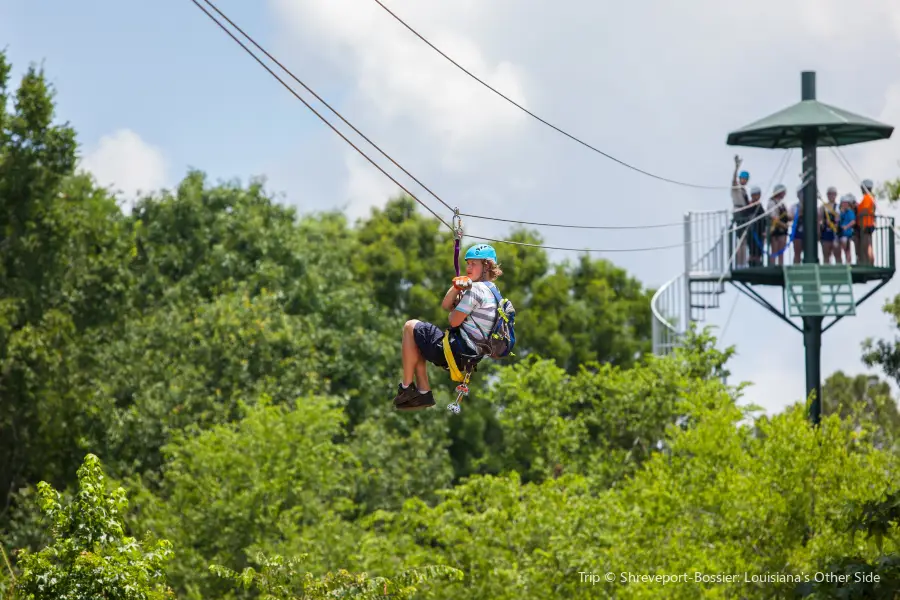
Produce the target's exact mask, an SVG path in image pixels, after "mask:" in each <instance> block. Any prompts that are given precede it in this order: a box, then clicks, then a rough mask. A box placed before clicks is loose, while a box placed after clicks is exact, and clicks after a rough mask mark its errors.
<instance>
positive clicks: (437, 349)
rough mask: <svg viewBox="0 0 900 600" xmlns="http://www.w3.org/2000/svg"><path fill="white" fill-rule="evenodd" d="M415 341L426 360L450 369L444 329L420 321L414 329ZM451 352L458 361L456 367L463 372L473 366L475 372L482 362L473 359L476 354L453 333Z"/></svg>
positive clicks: (451, 336)
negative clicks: (467, 367) (468, 366)
mask: <svg viewBox="0 0 900 600" xmlns="http://www.w3.org/2000/svg"><path fill="white" fill-rule="evenodd" d="M413 339H415V340H416V347H417V348H418V349H419V352H421V353H422V356H423V357H424V358H425V360H427V361H428V362H430V363H431V364H433V365H437V366H439V367H441V368H442V369H449V368H450V366H449V365H448V364H447V359H446V358H445V357H444V330H443V329H441V328H440V327H438V326H437V325H433V324H431V323H427V322H425V321H419V322H418V323H416V326H415V328H414V329H413ZM450 351H451V352H452V353H453V358H454V359H455V360H456V366H457V367H459V368H460V369H461V370H464V369H465V368H466V366H467V365H471V366H472V370H473V371H474V370H475V365H477V364H478V362H479V361H480V360H481V359H480V358H477V359H476V358H473V357H472V355H474V354H475V352H474V351H473V350H472V349H471V348H469V346H468V345H467V344H466V343H465V342H463V341H462V339H461V338H460V337H459V335H458V334H454V333H453V332H451V334H450Z"/></svg>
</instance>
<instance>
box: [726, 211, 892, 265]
mask: <svg viewBox="0 0 900 600" xmlns="http://www.w3.org/2000/svg"><path fill="white" fill-rule="evenodd" d="M771 225H772V221H771V219H768V218H765V219H762V220H760V221H757V222H756V223H752V224H750V225H749V226H747V227H741V226H740V223H738V224H735V225H733V226H732V227H731V229H738V228H739V229H738V230H737V231H731V232H730V233H729V236H728V248H729V253H728V255H729V256H730V257H731V260H730V261H729V265H728V270H729V271H737V270H738V269H743V268H747V267H772V268H778V269H780V268H781V267H782V266H783V265H792V264H800V263H802V262H803V237H802V235H801V232H798V233H797V235H796V237H795V239H794V240H793V241H790V233H791V230H792V224H791V223H788V233H787V235H781V236H779V235H776V234H775V232H774V231H773V229H772V226H771ZM839 231H840V230H839ZM895 231H896V230H895V227H894V217H886V216H883V215H875V227H874V228H873V229H872V230H871V231H870V232H868V234H867V233H866V232H864V231H861V228H858V227H857V228H854V230H853V231H852V232H851V235H850V236H849V237H846V238H844V239H846V242H845V241H838V240H841V238H842V237H843V236H841V237H835V234H834V233H832V235H831V236H829V237H835V241H830V240H828V239H823V235H822V231H821V230H820V231H819V232H818V239H819V244H817V245H818V248H817V249H816V250H817V253H818V257H819V264H823V265H824V264H837V260H838V259H837V258H836V257H835V255H834V248H835V247H836V246H837V247H838V248H839V251H840V252H839V257H840V262H841V263H842V264H850V265H853V266H859V267H874V268H881V269H893V268H894V266H895V239H896V233H895ZM745 232H747V235H746V236H744V233H745ZM742 236H743V237H744V241H743V244H742V247H741V248H738V249H737V251H735V248H736V247H737V244H738V240H739V239H740V238H741V237H742ZM864 237H867V238H868V239H869V240H871V246H872V259H873V260H872V262H871V263H869V261H868V258H867V255H868V253H865V254H863V253H862V252H861V250H862V242H863V241H864ZM826 248H827V249H828V260H827V261H826V256H825V249H826ZM848 255H849V257H848ZM848 258H849V260H848Z"/></svg>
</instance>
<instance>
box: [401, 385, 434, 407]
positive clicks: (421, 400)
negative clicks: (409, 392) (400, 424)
mask: <svg viewBox="0 0 900 600" xmlns="http://www.w3.org/2000/svg"><path fill="white" fill-rule="evenodd" d="M410 387H412V386H410ZM417 393H418V392H417ZM395 406H396V408H397V410H422V409H423V408H431V407H432V406H434V396H433V395H432V394H431V390H429V391H427V392H425V393H424V394H419V395H418V396H416V397H415V398H413V399H412V400H409V401H408V402H405V403H404V404H399V405H395Z"/></svg>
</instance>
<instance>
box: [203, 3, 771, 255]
mask: <svg viewBox="0 0 900 600" xmlns="http://www.w3.org/2000/svg"><path fill="white" fill-rule="evenodd" d="M376 1H377V0H376ZM191 2H193V3H194V5H196V6H197V8H199V9H200V10H201V11H203V13H204V14H206V16H207V17H209V18H210V20H211V21H213V23H215V24H216V25H218V26H219V28H221V29H222V30H223V31H224V32H225V33H227V34H228V36H229V37H231V39H233V40H234V41H235V42H237V44H238V45H239V46H241V48H242V49H243V50H244V51H245V52H247V54H249V55H250V56H251V57H252V58H253V59H254V60H255V61H256V62H258V63H259V64H260V65H261V66H262V67H263V68H264V69H265V70H266V71H267V72H268V73H269V74H270V75H272V77H274V78H275V79H276V80H277V81H278V82H279V83H281V85H282V86H284V87H285V88H286V89H287V90H288V91H289V92H291V94H293V95H294V97H296V98H297V99H298V100H300V101H301V102H302V103H303V104H304V105H305V106H306V107H307V108H308V109H309V110H311V111H312V112H313V114H315V115H316V116H317V117H318V118H319V119H320V120H321V121H322V122H324V123H325V124H326V125H328V127H329V128H331V130H332V131H334V132H335V133H337V134H338V135H339V136H340V137H341V138H342V139H343V140H344V141H345V142H347V143H348V144H350V146H351V147H352V148H353V149H354V150H356V151H357V152H358V153H359V154H360V155H362V156H363V158H365V159H366V160H368V161H369V162H370V163H371V164H372V165H374V166H375V168H377V169H378V170H379V171H381V172H382V173H383V174H384V175H385V176H386V177H388V179H390V180H391V181H392V182H394V183H395V184H396V185H397V186H398V187H400V188H401V189H402V190H403V191H404V192H406V193H407V194H408V195H409V196H410V197H411V198H412V199H414V200H415V201H416V202H418V203H419V204H421V205H422V206H423V207H424V208H425V209H426V210H427V211H428V212H430V213H431V214H432V215H434V217H435V218H436V219H437V220H438V221H440V222H441V223H442V224H443V225H444V226H446V227H447V228H448V229H450V230H451V231H455V228H454V227H453V226H452V225H450V224H448V223H447V222H446V221H445V220H444V219H442V218H441V217H440V215H438V214H437V213H436V212H435V211H434V210H432V209H431V208H430V207H429V206H428V205H427V204H425V203H424V202H422V200H420V199H419V198H418V197H417V196H416V195H415V194H413V193H412V192H411V191H409V190H408V189H407V188H406V187H405V186H404V185H403V184H401V183H400V182H398V181H397V180H396V179H394V177H392V176H391V174H390V173H388V172H387V171H385V170H384V169H383V168H382V167H381V166H380V165H379V164H378V163H376V162H375V161H374V160H372V158H371V157H370V156H369V155H367V154H366V153H365V152H363V151H362V150H361V149H360V148H359V147H358V146H356V144H354V143H353V142H352V141H350V140H349V139H348V138H347V137H346V136H345V135H344V134H343V133H341V132H340V131H339V130H338V129H337V128H336V127H335V126H334V125H332V124H331V123H330V122H329V121H328V119H326V118H325V117H323V116H322V115H321V114H320V113H319V112H318V111H316V109H315V108H313V107H312V106H311V105H310V104H309V102H307V101H306V100H305V99H304V98H303V97H302V96H300V94H298V93H297V92H296V91H295V90H294V89H293V88H292V87H291V86H290V85H289V84H287V83H286V82H285V81H284V80H283V79H282V78H281V77H279V76H278V74H276V73H275V72H274V71H273V70H272V69H271V68H269V66H268V65H266V64H265V63H264V62H263V61H262V60H261V59H260V58H259V57H258V56H256V54H254V53H253V51H252V50H251V49H250V48H248V47H247V46H246V45H245V44H244V43H243V42H242V41H241V40H239V39H238V38H237V37H236V36H235V35H234V34H233V33H232V32H231V31H229V30H228V28H227V27H225V26H224V25H223V24H222V23H220V22H219V21H218V19H216V17H215V16H214V15H212V14H211V13H210V12H209V11H208V10H206V9H205V8H204V7H203V6H202V5H201V4H200V2H199V1H198V0H191ZM203 2H205V3H206V4H208V5H209V6H210V7H211V8H212V9H213V10H215V11H216V12H217V13H218V14H220V15H221V16H222V18H224V19H225V20H226V21H228V23H230V24H231V25H232V26H233V27H234V28H235V29H237V30H238V31H239V32H240V33H241V34H242V35H244V36H245V37H246V38H247V39H248V40H250V42H251V43H252V44H253V45H255V46H256V47H257V48H258V49H259V50H260V51H261V52H263V53H264V54H265V55H266V56H267V57H269V58H270V59H271V60H272V61H273V62H275V63H276V64H277V65H278V66H279V67H281V68H282V69H283V70H284V71H285V72H286V73H288V74H289V75H290V76H291V77H292V78H293V79H294V80H295V81H297V82H298V83H299V84H300V85H302V86H303V87H304V88H305V89H306V90H307V91H309V92H310V93H311V94H313V96H315V97H316V98H317V99H318V100H319V101H320V102H322V103H323V104H324V105H325V106H327V107H328V108H329V109H330V110H331V111H332V112H334V113H335V114H336V115H337V116H338V117H339V118H340V119H341V120H342V121H344V123H346V124H347V125H348V126H349V127H351V128H352V129H353V131H355V132H356V133H358V134H359V135H360V136H361V137H363V139H365V140H366V141H367V142H369V144H371V145H372V146H373V147H374V148H376V149H377V150H378V151H379V152H381V154H382V155H384V156H385V157H386V158H387V159H388V160H390V161H391V162H392V163H393V164H394V165H396V166H397V167H398V168H400V169H401V170H402V171H403V172H404V173H406V174H407V175H409V176H410V177H411V178H412V179H413V180H414V181H416V183H418V184H419V185H421V186H422V187H423V188H424V189H425V190H427V191H428V192H429V193H430V194H431V195H432V196H434V197H435V198H436V199H437V200H438V201H439V202H441V203H442V204H443V205H444V206H445V207H447V208H448V209H450V210H453V211H454V214H459V215H460V216H463V215H466V216H469V217H474V218H483V219H489V220H496V221H510V222H518V223H524V224H533V225H545V226H550V227H566V226H565V225H553V224H547V223H529V222H527V221H511V220H507V219H494V218H491V217H478V216H477V215H469V214H467V213H457V209H452V208H450V206H449V204H447V203H446V202H444V200H442V199H441V198H440V197H439V196H437V195H436V194H435V193H434V192H432V191H431V190H430V189H429V188H428V187H426V186H425V184H423V183H422V182H421V181H419V180H418V179H417V178H416V177H415V176H413V175H412V174H411V173H409V171H407V170H406V169H404V168H403V167H402V166H401V165H400V164H399V163H398V162H397V161H395V160H394V159H393V158H391V157H390V155H388V154H387V153H386V152H384V151H383V150H382V149H381V148H380V147H378V146H377V145H376V144H375V143H374V142H372V141H371V140H370V139H369V138H367V137H366V136H365V135H364V134H363V133H362V132H360V131H359V130H358V129H357V128H356V127H354V126H353V125H352V124H351V123H350V122H349V121H347V119H345V118H344V117H343V116H341V115H340V113H338V112H337V111H336V110H335V109H334V108H332V107H331V106H330V105H329V104H328V103H327V102H325V100H323V99H322V98H321V97H320V96H319V95H318V94H316V93H315V92H314V91H313V90H312V89H310V88H309V87H308V86H307V85H306V84H304V83H303V82H302V81H301V80H300V79H299V78H297V77H296V76H295V75H294V74H293V73H291V71H290V70H289V69H287V68H286V67H285V66H284V65H282V64H281V63H280V62H279V61H278V60H277V59H275V58H274V57H273V56H272V55H271V54H269V53H268V52H267V51H266V50H265V49H264V48H262V46H260V45H259V44H257V43H256V42H255V41H254V40H253V38H252V37H251V36H250V35H248V34H247V33H246V32H244V31H243V30H242V29H241V28H240V27H239V26H238V25H236V24H235V23H234V22H233V21H232V20H231V19H229V18H228V17H227V16H226V15H225V14H224V13H223V12H222V11H221V10H219V9H218V8H217V7H216V6H215V5H214V4H213V3H212V2H211V1H210V0H203ZM725 189H730V188H727V187H726V188H725ZM738 210H741V209H738ZM754 220H756V219H754ZM674 225H683V223H667V224H660V225H645V226H606V227H603V226H596V227H595V226H577V225H573V226H570V227H577V228H582V229H649V228H653V227H669V226H674ZM746 225H749V223H747V224H745V226H746ZM740 228H742V227H738V228H737V229H740ZM466 237H470V238H473V239H479V240H486V241H491V242H497V243H503V244H512V245H519V246H529V247H535V248H543V249H547V250H566V251H573V252H599V253H619V252H649V251H656V250H669V249H675V248H681V247H684V244H685V243H684V242H682V243H679V244H669V245H666V246H652V247H644V248H608V249H591V248H564V247H558V246H547V245H543V244H529V243H525V242H517V241H512V240H500V239H495V238H488V237H483V236H476V235H471V234H466ZM695 241H699V240H695Z"/></svg>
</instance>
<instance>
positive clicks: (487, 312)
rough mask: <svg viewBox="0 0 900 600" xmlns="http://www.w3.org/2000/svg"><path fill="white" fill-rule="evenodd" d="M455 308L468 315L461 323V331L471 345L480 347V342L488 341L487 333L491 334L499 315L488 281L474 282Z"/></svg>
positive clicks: (463, 337)
mask: <svg viewBox="0 0 900 600" xmlns="http://www.w3.org/2000/svg"><path fill="white" fill-rule="evenodd" d="M455 310H458V311H459V312H461V313H464V314H466V315H468V316H467V317H466V320H465V321H463V322H462V325H460V327H459V332H460V334H461V337H462V339H463V340H464V341H465V342H466V343H467V344H469V346H471V347H472V348H478V343H479V342H484V341H487V337H486V335H485V334H487V335H490V333H491V329H492V328H493V327H494V320H495V319H496V317H497V300H496V299H495V298H494V294H493V293H492V292H491V290H490V288H489V287H488V286H487V284H486V283H484V282H481V281H475V282H473V283H472V287H471V288H470V289H468V290H466V292H465V293H464V294H463V297H462V299H461V300H460V301H459V304H458V305H457V306H456V309H455ZM479 327H480V329H479Z"/></svg>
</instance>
